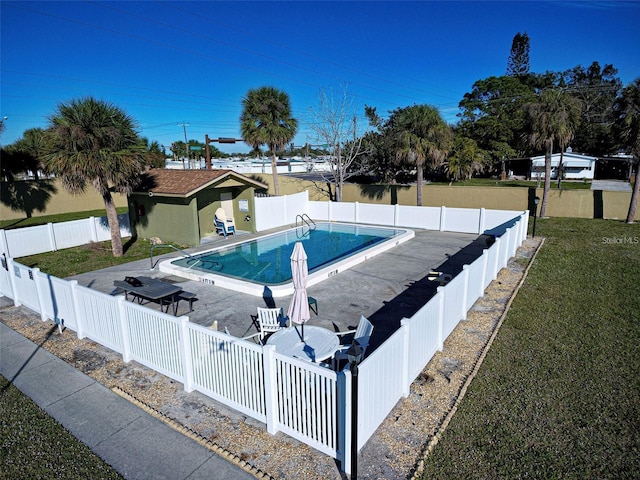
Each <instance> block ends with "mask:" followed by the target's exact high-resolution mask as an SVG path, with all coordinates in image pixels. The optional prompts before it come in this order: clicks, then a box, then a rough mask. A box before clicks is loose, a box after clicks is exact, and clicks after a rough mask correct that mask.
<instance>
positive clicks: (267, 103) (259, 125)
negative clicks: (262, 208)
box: [240, 87, 298, 195]
mask: <svg viewBox="0 0 640 480" xmlns="http://www.w3.org/2000/svg"><path fill="white" fill-rule="evenodd" d="M291 115H292V112H291V102H290V100H289V95H287V93H285V92H283V91H281V90H278V89H276V88H274V87H260V88H257V89H252V90H249V91H248V92H247V94H246V95H245V97H244V98H243V99H242V114H241V115H240V130H241V131H242V138H243V139H244V141H245V142H246V143H247V144H248V145H250V146H251V147H253V149H254V150H257V149H258V148H260V145H267V146H268V147H269V150H270V151H271V171H272V172H273V189H274V193H275V194H276V195H280V183H279V181H278V165H277V162H276V151H277V150H279V149H282V148H283V147H284V146H285V145H286V144H287V143H289V142H290V141H291V140H293V137H295V135H296V131H297V130H298V121H297V120H296V119H295V118H293V117H292V116H291Z"/></svg>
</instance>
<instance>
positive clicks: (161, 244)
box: [149, 243, 200, 270]
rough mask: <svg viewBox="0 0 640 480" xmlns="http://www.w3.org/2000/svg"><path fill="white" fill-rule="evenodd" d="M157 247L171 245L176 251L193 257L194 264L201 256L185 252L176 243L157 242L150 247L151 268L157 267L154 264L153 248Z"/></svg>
mask: <svg viewBox="0 0 640 480" xmlns="http://www.w3.org/2000/svg"><path fill="white" fill-rule="evenodd" d="M156 247H171V248H173V249H174V250H175V251H176V252H180V253H182V254H183V255H184V256H185V257H189V258H192V259H193V260H194V261H195V262H194V265H195V263H197V262H199V261H200V259H199V258H196V257H194V256H193V255H190V254H188V253H187V252H185V251H184V250H182V249H181V248H178V247H176V246H175V245H171V244H170V243H156V244H155V245H151V248H150V249H149V259H150V260H151V270H153V269H154V268H155V265H154V264H153V249H154V248H156ZM192 266H193V265H192Z"/></svg>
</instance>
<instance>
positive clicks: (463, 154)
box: [445, 135, 485, 182]
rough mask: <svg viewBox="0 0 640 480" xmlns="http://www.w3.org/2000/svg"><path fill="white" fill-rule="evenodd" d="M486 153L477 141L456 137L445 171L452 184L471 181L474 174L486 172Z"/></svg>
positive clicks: (460, 136)
mask: <svg viewBox="0 0 640 480" xmlns="http://www.w3.org/2000/svg"><path fill="white" fill-rule="evenodd" d="M484 163H485V158H484V152H483V151H482V149H481V148H480V147H478V144H477V143H476V141H475V140H474V139H472V138H469V137H464V136H462V135H456V136H455V139H454V141H453V146H452V148H451V152H450V153H449V158H448V159H447V162H446V164H445V169H446V171H447V173H448V175H449V180H450V181H451V182H453V181H456V182H457V181H458V180H462V179H464V180H467V179H470V178H471V177H472V176H473V174H474V173H480V172H482V171H484Z"/></svg>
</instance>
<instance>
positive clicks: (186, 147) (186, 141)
mask: <svg viewBox="0 0 640 480" xmlns="http://www.w3.org/2000/svg"><path fill="white" fill-rule="evenodd" d="M178 126H180V124H178ZM188 126H189V124H188V123H184V120H183V121H182V130H183V131H184V148H185V150H186V152H187V153H186V156H187V160H188V159H189V141H188V140H187V127H188ZM182 169H183V170H184V160H182Z"/></svg>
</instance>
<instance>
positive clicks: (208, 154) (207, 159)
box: [204, 133, 244, 170]
mask: <svg viewBox="0 0 640 480" xmlns="http://www.w3.org/2000/svg"><path fill="white" fill-rule="evenodd" d="M211 142H214V143H215V142H218V143H236V142H244V140H243V139H242V138H226V137H225V138H223V137H218V138H209V134H208V133H205V134H204V145H205V147H204V150H205V155H206V157H205V162H206V166H207V170H211V150H209V144H210V143H211Z"/></svg>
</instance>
